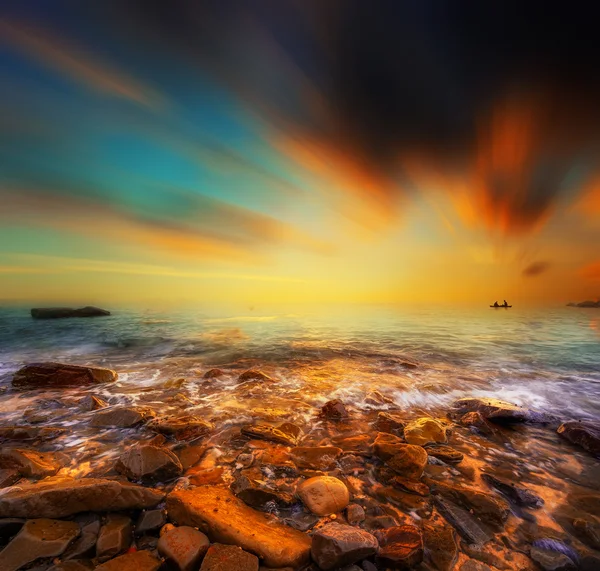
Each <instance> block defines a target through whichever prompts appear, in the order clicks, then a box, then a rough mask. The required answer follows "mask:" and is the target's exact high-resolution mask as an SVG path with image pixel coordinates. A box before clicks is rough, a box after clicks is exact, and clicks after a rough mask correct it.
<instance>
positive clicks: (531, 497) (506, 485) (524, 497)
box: [481, 474, 544, 508]
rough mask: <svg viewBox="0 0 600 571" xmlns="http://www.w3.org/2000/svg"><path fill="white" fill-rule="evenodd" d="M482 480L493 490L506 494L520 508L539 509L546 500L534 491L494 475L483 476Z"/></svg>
mask: <svg viewBox="0 0 600 571" xmlns="http://www.w3.org/2000/svg"><path fill="white" fill-rule="evenodd" d="M481 479H482V480H483V481H484V482H486V483H488V484H489V485H490V486H492V487H493V488H496V489H497V490H498V491H499V492H501V493H502V494H504V495H505V496H506V497H507V498H509V499H510V500H512V501H513V502H514V503H515V504H517V505H518V506H522V507H527V508H539V507H540V506H542V505H543V504H544V500H543V499H542V498H540V497H539V496H538V495H537V494H534V493H533V492H532V491H530V490H527V489H525V488H523V487H521V486H517V485H516V484H513V483H512V482H509V481H507V480H503V479H501V478H498V477H496V476H493V475H492V474H482V475H481Z"/></svg>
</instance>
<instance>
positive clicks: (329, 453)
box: [290, 446, 343, 471]
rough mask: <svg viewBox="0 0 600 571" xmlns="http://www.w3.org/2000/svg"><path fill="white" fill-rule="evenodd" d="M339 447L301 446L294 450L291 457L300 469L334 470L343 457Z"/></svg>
mask: <svg viewBox="0 0 600 571" xmlns="http://www.w3.org/2000/svg"><path fill="white" fill-rule="evenodd" d="M342 452H343V451H342V449H341V448H338V447H337V446H299V447H296V448H292V450H291V451H290V457H291V459H292V461H293V462H294V464H296V466H298V468H300V469H312V470H324V471H326V470H333V469H334V468H335V467H336V464H337V462H336V461H337V459H338V458H339V457H340V456H341V455H342Z"/></svg>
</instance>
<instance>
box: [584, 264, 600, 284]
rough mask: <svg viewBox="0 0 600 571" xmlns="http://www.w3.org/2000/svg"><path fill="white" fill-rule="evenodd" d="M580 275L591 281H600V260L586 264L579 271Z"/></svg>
mask: <svg viewBox="0 0 600 571" xmlns="http://www.w3.org/2000/svg"><path fill="white" fill-rule="evenodd" d="M579 275H580V276H581V277H582V278H584V279H586V280H590V281H600V262H593V263H591V264H588V265H587V266H584V267H583V268H581V270H580V271H579Z"/></svg>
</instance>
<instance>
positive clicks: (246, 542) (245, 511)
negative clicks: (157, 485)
mask: <svg viewBox="0 0 600 571" xmlns="http://www.w3.org/2000/svg"><path fill="white" fill-rule="evenodd" d="M167 510H168V512H169V517H170V518H171V519H172V520H173V521H176V522H177V523H178V524H180V525H189V526H192V527H198V528H199V529H200V530H201V531H203V532H204V533H206V534H207V535H208V536H209V537H210V538H211V540H213V541H217V542H222V543H227V544H233V545H238V546H239V547H241V548H242V549H244V550H246V551H249V552H251V553H254V554H255V555H257V556H258V557H260V558H261V559H263V560H264V563H265V565H267V566H269V567H287V566H289V567H293V568H297V567H299V566H301V565H302V564H303V563H306V562H307V561H308V559H309V555H310V545H311V539H310V537H309V536H307V535H305V534H304V533H302V532H300V531H296V530H295V529H292V528H290V527H288V526H286V525H283V524H280V523H278V522H277V521H276V520H273V519H271V518H268V517H267V516H266V515H265V514H263V513H262V512H258V511H255V510H253V509H252V508H250V507H248V506H247V505H246V504H244V503H243V502H242V501H241V500H239V499H238V498H236V497H235V496H234V495H233V494H232V493H231V492H230V491H229V490H227V489H225V488H218V487H213V486H203V487H199V488H195V489H192V490H177V491H174V492H171V493H170V494H169V496H168V497H167Z"/></svg>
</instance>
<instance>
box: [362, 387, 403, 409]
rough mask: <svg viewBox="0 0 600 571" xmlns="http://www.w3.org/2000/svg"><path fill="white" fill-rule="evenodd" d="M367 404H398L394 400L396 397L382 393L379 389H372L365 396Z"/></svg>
mask: <svg viewBox="0 0 600 571" xmlns="http://www.w3.org/2000/svg"><path fill="white" fill-rule="evenodd" d="M364 402H365V404H369V405H371V406H377V407H379V406H387V405H390V404H396V403H395V402H394V399H392V398H390V397H386V396H385V395H383V394H381V393H380V392H379V391H371V392H370V393H369V394H368V395H367V396H366V397H365V401H364Z"/></svg>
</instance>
